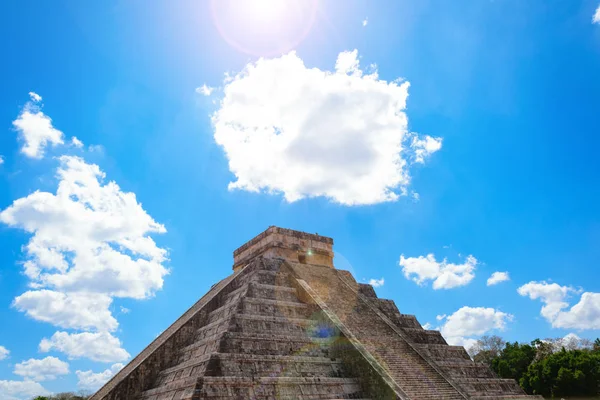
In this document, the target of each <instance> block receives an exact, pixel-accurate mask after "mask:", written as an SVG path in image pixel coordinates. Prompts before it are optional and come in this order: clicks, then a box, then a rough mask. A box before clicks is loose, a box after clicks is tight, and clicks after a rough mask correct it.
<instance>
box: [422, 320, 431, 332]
mask: <svg viewBox="0 0 600 400" xmlns="http://www.w3.org/2000/svg"><path fill="white" fill-rule="evenodd" d="M423 329H425V330H426V331H428V330H430V329H433V325H431V324H430V323H429V322H426V323H425V325H423Z"/></svg>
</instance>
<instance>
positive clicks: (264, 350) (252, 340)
mask: <svg viewBox="0 0 600 400" xmlns="http://www.w3.org/2000/svg"><path fill="white" fill-rule="evenodd" d="M221 351H222V352H228V353H238V354H265V355H292V354H297V355H303V356H320V357H328V356H329V340H328V339H320V338H311V337H309V336H308V335H306V334H303V335H301V336H290V335H277V334H270V333H243V332H227V333H226V334H225V335H224V338H223V342H222V345H221Z"/></svg>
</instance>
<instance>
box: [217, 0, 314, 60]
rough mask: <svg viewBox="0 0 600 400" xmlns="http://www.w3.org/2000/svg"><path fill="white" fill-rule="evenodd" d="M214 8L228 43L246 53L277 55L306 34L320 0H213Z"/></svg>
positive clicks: (218, 24)
mask: <svg viewBox="0 0 600 400" xmlns="http://www.w3.org/2000/svg"><path fill="white" fill-rule="evenodd" d="M211 12H212V17H213V21H214V23H215V26H216V27H217V29H218V31H219V33H220V34H221V36H222V37H223V38H224V39H225V41H226V42H227V43H229V44H230V45H232V46H233V47H235V48H236V49H238V50H240V51H242V52H244V53H249V54H252V55H257V56H275V55H280V54H282V53H285V52H288V51H290V50H292V49H294V48H295V47H296V46H297V45H298V44H300V43H301V42H302V41H303V40H304V39H305V38H306V36H307V35H308V33H309V31H310V29H311V27H312V25H313V23H314V20H315V16H316V12H317V0H211Z"/></svg>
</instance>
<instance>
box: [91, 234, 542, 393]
mask: <svg viewBox="0 0 600 400" xmlns="http://www.w3.org/2000/svg"><path fill="white" fill-rule="evenodd" d="M332 247H333V240H332V239H331V238H328V237H323V236H319V235H313V234H308V233H304V232H298V231H293V230H289V229H282V228H278V227H270V228H269V229H267V230H266V231H265V232H263V233H261V234H260V235H258V236H257V237H255V238H254V239H252V240H250V241H249V242H248V243H246V244H244V245H243V246H242V247H240V248H239V249H237V250H236V251H235V252H234V253H233V255H234V265H233V271H234V272H233V274H232V275H230V276H228V277H227V278H225V279H223V280H222V281H220V282H218V283H217V284H215V285H213V286H212V288H211V289H210V290H209V291H208V293H206V295H204V297H202V298H201V299H200V300H199V301H198V302H197V303H196V304H194V305H193V306H192V307H191V308H190V309H189V310H188V311H186V312H185V314H183V315H182V316H181V317H180V318H179V319H178V320H177V321H175V323H173V324H172V325H171V326H170V327H169V328H168V329H166V330H165V331H164V332H163V333H162V334H161V335H160V336H159V337H157V338H156V339H155V340H154V341H153V342H152V343H151V344H150V345H149V346H148V347H147V348H146V349H144V350H143V351H142V352H141V353H140V354H139V355H138V356H137V357H135V358H134V359H133V360H132V361H131V362H130V363H129V364H128V365H127V366H125V368H123V369H122V370H121V371H120V372H119V373H118V374H116V375H115V376H114V377H113V378H112V379H111V380H110V381H109V382H108V383H106V385H104V387H102V388H101V389H100V390H99V391H98V392H97V393H95V394H94V395H93V396H92V397H91V400H174V399H177V400H179V399H194V400H196V399H257V400H271V399H273V400H274V399H482V400H483V399H487V400H492V399H525V398H538V397H535V396H527V395H525V393H524V392H523V391H522V389H521V388H520V387H519V385H518V384H517V383H516V382H515V381H514V380H510V379H499V378H498V377H497V376H495V375H494V373H493V372H492V371H491V370H490V369H489V368H488V367H487V366H485V365H482V364H477V363H474V362H473V361H471V359H470V358H469V356H468V354H467V352H466V351H465V349H464V348H463V347H458V346H449V345H448V344H447V343H446V341H445V340H444V338H443V337H442V336H441V334H440V332H438V331H432V330H425V329H423V328H422V327H421V325H420V324H419V322H418V321H417V319H416V318H415V316H414V315H406V314H401V313H400V312H399V311H398V308H397V307H396V305H395V304H394V302H393V301H391V300H385V299H379V298H377V295H376V294H375V291H374V290H373V287H371V286H370V285H366V284H362V283H357V282H356V280H355V279H354V278H353V277H352V275H351V274H350V273H349V272H348V271H342V270H338V269H335V267H334V265H333V249H332Z"/></svg>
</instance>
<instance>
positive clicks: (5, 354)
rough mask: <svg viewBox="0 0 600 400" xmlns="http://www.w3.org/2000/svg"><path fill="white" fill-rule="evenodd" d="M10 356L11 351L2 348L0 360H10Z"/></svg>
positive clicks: (0, 348) (0, 349)
mask: <svg viewBox="0 0 600 400" xmlns="http://www.w3.org/2000/svg"><path fill="white" fill-rule="evenodd" d="M9 354H10V351H9V350H8V349H7V348H6V347H4V346H0V360H4V359H6V358H8V355H9Z"/></svg>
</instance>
